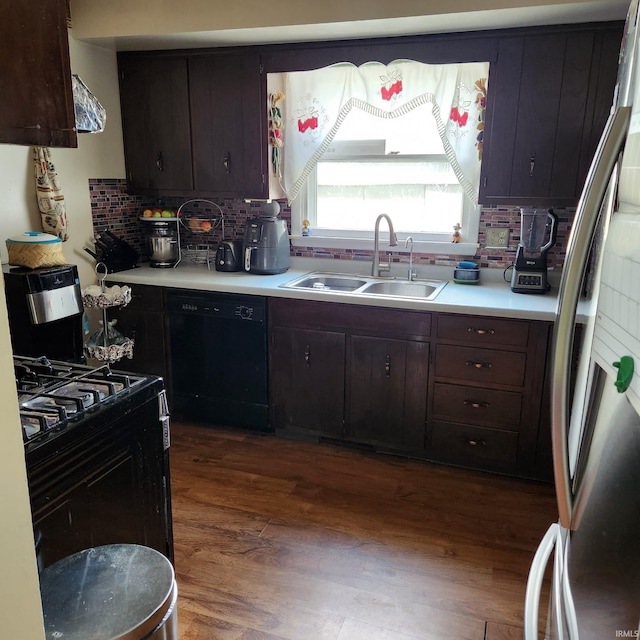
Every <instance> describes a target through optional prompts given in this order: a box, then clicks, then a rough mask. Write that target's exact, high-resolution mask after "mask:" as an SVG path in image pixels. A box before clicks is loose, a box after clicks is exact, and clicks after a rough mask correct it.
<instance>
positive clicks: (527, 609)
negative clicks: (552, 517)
mask: <svg viewBox="0 0 640 640" xmlns="http://www.w3.org/2000/svg"><path fill="white" fill-rule="evenodd" d="M557 537H558V525H557V524H556V523H555V522H554V523H553V524H552V525H551V526H550V527H549V529H547V532H546V533H545V534H544V537H543V538H542V542H540V546H539V547H538V549H537V551H536V553H535V555H534V556H533V562H532V563H531V568H530V569H529V578H528V580H527V591H526V594H525V597H524V640H538V616H539V610H540V593H541V591H542V580H543V578H544V572H545V569H546V568H547V564H548V562H549V557H550V556H551V552H552V551H553V547H554V546H555V544H556V540H557Z"/></svg>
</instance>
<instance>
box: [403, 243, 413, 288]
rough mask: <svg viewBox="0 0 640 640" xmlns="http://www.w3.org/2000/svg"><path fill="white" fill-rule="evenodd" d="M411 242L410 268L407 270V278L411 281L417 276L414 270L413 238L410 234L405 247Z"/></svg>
mask: <svg viewBox="0 0 640 640" xmlns="http://www.w3.org/2000/svg"><path fill="white" fill-rule="evenodd" d="M409 243H411V247H410V249H409V269H408V271H407V280H408V281H409V282H411V281H412V280H413V279H414V278H415V277H416V272H415V271H414V270H413V238H412V237H411V236H409V237H408V238H407V241H406V242H405V243H404V248H405V249H406V248H407V247H408V246H409Z"/></svg>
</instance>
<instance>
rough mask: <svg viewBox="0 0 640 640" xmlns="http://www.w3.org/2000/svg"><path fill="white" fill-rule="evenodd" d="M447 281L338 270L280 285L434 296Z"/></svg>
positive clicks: (345, 291)
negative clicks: (345, 272) (391, 277)
mask: <svg viewBox="0 0 640 640" xmlns="http://www.w3.org/2000/svg"><path fill="white" fill-rule="evenodd" d="M446 284H447V282H446V280H411V281H409V280H393V279H389V278H373V277H366V276H352V275H346V274H341V273H308V274H306V275H304V276H301V277H299V278H296V279H295V280H291V282H287V283H286V284H283V285H281V286H282V287H283V288H285V289H307V290H309V289H311V290H313V291H330V292H334V293H335V292H338V293H349V294H352V295H357V296H365V297H366V296H391V297H397V298H413V299H419V300H434V299H435V297H436V296H437V295H438V294H439V293H440V291H442V289H443V288H444V286H445V285H446Z"/></svg>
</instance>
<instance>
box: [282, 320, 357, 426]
mask: <svg viewBox="0 0 640 640" xmlns="http://www.w3.org/2000/svg"><path fill="white" fill-rule="evenodd" d="M344 368H345V335H344V333H338V332H332V331H314V330H305V329H289V328H284V327H276V328H275V329H274V330H273V333H272V341H271V385H272V395H271V397H272V403H273V421H274V426H275V428H276V430H277V431H278V430H285V431H286V430H287V429H289V430H303V431H312V432H315V433H318V434H320V435H326V436H330V437H341V436H342V435H343V422H344Z"/></svg>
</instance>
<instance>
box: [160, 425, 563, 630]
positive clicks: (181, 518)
mask: <svg viewBox="0 0 640 640" xmlns="http://www.w3.org/2000/svg"><path fill="white" fill-rule="evenodd" d="M171 472H172V496H173V519H174V536H175V555H176V559H175V565H176V574H177V582H178V588H179V625H180V640H204V639H210V638H211V639H214V638H216V639H218V638H219V639H223V640H232V639H233V640H240V639H243V640H282V639H286V640H415V639H417V638H420V639H423V640H442V639H444V638H451V639H455V640H498V639H514V638H521V637H522V625H523V602H524V594H525V586H526V577H527V572H528V569H529V565H530V563H531V559H532V557H533V553H534V551H535V549H536V547H537V545H538V543H539V541H540V538H541V537H542V536H543V534H544V532H545V530H546V529H547V527H548V526H549V524H550V523H551V522H552V521H553V520H555V519H556V517H557V513H556V507H555V498H554V495H553V490H552V487H551V486H549V485H544V484H538V483H534V482H526V481H521V480H516V479H511V478H505V477H497V476H492V475H489V474H483V473H476V472H471V471H465V470H461V469H455V468H447V467H444V466H437V465H432V464H429V463H424V462H419V461H412V460H406V459H403V458H397V457H392V456H385V455H373V454H368V453H362V452H360V451H355V450H350V449H345V448H339V447H335V446H332V445H325V444H312V443H304V442H297V441H291V440H284V439H280V438H276V437H275V436H273V435H260V434H253V433H249V432H244V431H236V430H231V429H219V428H211V427H204V426H198V425H194V424H183V423H173V425H172V447H171Z"/></svg>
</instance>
